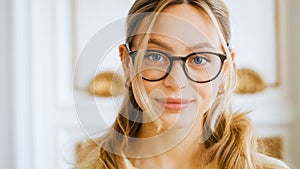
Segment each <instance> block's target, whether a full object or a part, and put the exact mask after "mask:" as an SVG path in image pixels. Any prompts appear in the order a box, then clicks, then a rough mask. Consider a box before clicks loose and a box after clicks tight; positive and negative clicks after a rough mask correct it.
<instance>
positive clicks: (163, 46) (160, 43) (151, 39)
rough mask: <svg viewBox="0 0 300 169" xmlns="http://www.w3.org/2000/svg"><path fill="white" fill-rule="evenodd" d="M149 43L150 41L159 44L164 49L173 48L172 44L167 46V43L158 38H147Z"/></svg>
mask: <svg viewBox="0 0 300 169" xmlns="http://www.w3.org/2000/svg"><path fill="white" fill-rule="evenodd" d="M149 43H150V44H154V45H157V46H160V47H162V48H165V49H167V50H172V49H173V47H172V46H169V45H168V44H167V43H164V42H162V41H160V40H158V39H154V38H150V39H149V40H148V44H149Z"/></svg>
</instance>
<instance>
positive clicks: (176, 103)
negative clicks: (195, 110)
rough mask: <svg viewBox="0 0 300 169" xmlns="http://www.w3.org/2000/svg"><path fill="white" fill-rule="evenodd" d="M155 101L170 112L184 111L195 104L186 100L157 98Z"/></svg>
mask: <svg viewBox="0 0 300 169" xmlns="http://www.w3.org/2000/svg"><path fill="white" fill-rule="evenodd" d="M155 100H156V101H157V102H158V103H160V104H161V105H162V106H163V107H164V108H165V109H168V110H182V109H185V108H187V107H188V106H189V105H190V104H191V103H192V102H193V100H191V99H184V98H157V99H155Z"/></svg>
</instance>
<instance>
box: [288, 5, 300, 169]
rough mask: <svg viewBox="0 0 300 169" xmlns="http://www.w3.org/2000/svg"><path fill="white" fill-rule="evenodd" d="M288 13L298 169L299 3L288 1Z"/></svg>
mask: <svg viewBox="0 0 300 169" xmlns="http://www.w3.org/2000/svg"><path fill="white" fill-rule="evenodd" d="M287 2H288V6H287V8H288V9H287V11H288V15H287V16H288V55H289V57H290V62H289V64H290V71H289V72H290V75H289V79H290V81H289V86H290V90H289V93H290V95H291V96H292V98H293V99H294V101H295V103H296V105H297V109H296V110H295V111H296V113H295V115H296V118H297V120H296V126H295V130H294V136H295V138H294V140H293V146H294V147H295V149H294V160H293V161H294V162H295V165H296V166H297V168H300V161H299V155H300V148H299V143H300V114H299V111H300V88H299V87H300V75H299V72H300V31H299V30H300V20H299V18H300V1H299V0H289V1H287Z"/></svg>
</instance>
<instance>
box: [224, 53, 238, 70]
mask: <svg viewBox="0 0 300 169" xmlns="http://www.w3.org/2000/svg"><path fill="white" fill-rule="evenodd" d="M230 57H231V60H232V64H235V60H234V59H235V52H234V51H230ZM228 68H229V63H228V59H226V60H225V62H224V65H223V73H224V74H226V73H227V71H228Z"/></svg>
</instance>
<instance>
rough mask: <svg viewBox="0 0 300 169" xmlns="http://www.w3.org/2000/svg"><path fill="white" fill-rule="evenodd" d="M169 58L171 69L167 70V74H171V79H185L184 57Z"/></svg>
mask: <svg viewBox="0 0 300 169" xmlns="http://www.w3.org/2000/svg"><path fill="white" fill-rule="evenodd" d="M170 59H171V70H170V72H169V76H171V78H172V79H176V80H179V79H182V78H185V80H186V78H187V77H186V73H185V70H184V62H185V58H182V57H170Z"/></svg>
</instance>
